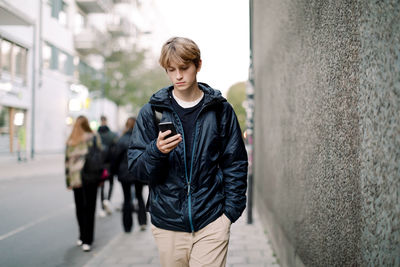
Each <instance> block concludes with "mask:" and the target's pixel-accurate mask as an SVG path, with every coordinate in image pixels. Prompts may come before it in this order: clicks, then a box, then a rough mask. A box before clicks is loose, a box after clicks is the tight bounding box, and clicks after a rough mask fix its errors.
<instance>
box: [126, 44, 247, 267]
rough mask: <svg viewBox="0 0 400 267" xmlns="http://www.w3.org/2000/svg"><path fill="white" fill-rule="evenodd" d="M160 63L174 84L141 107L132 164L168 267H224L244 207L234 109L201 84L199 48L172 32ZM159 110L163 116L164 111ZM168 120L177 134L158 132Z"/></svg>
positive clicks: (243, 161)
mask: <svg viewBox="0 0 400 267" xmlns="http://www.w3.org/2000/svg"><path fill="white" fill-rule="evenodd" d="M159 62H160V65H161V66H162V67H163V68H164V69H165V70H166V73H167V75H168V77H169V79H170V80H171V82H172V85H171V86H169V87H165V88H163V89H161V90H159V91H158V92H156V93H155V94H154V95H153V96H152V97H151V99H150V101H149V103H147V104H146V105H144V106H143V107H142V109H141V110H140V112H139V115H138V118H137V121H136V124H135V127H134V130H133V132H132V136H131V141H130V145H129V149H128V167H129V170H130V172H132V174H133V175H134V176H135V177H138V178H140V179H144V180H145V181H146V182H148V183H149V189H150V190H149V194H150V195H149V203H148V204H149V211H150V214H151V223H152V231H153V236H154V238H155V241H156V243H157V247H158V250H159V254H160V260H161V264H162V266H164V267H166V266H189V265H190V266H225V263H226V255H227V249H228V242H229V235H230V234H229V233H230V226H231V223H233V222H235V221H236V220H237V219H238V218H239V217H240V216H241V214H242V212H243V210H244V209H245V206H246V189H247V166H248V162H247V153H246V150H245V146H244V143H243V139H242V133H241V130H240V126H239V123H238V120H237V118H236V115H235V112H234V111H233V109H232V106H231V105H230V104H229V103H228V102H227V101H226V99H225V98H223V97H222V95H221V93H220V91H218V90H214V89H212V88H211V87H210V86H208V85H207V84H205V83H198V82H197V73H198V71H200V69H201V65H202V61H201V59H200V50H199V48H198V46H197V45H196V44H195V43H194V42H193V41H192V40H190V39H187V38H182V37H174V38H171V39H169V40H168V41H167V42H166V43H165V44H164V45H163V47H162V51H161V56H160V59H159ZM158 114H160V115H161V116H158ZM157 117H161V122H166V121H170V122H172V123H173V124H174V126H175V127H176V129H177V132H178V134H176V135H174V136H172V137H168V138H166V136H168V135H169V134H170V133H171V131H170V130H167V131H165V132H160V131H159V130H158V127H157V121H158V120H157Z"/></svg>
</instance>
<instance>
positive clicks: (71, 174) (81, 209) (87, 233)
mask: <svg viewBox="0 0 400 267" xmlns="http://www.w3.org/2000/svg"><path fill="white" fill-rule="evenodd" d="M94 144H96V146H97V147H98V148H100V149H101V140H100V137H99V136H98V135H97V134H95V133H93V131H92V129H90V126H89V122H88V119H87V118H86V117H85V116H79V117H78V118H77V119H76V121H75V124H74V126H73V129H72V132H71V134H70V136H69V137H68V140H67V146H66V150H65V174H66V184H67V188H68V189H69V190H73V192H74V200H75V207H76V217H77V220H78V226H79V239H78V241H77V245H78V246H82V250H83V251H90V249H91V247H90V246H91V245H92V242H93V239H94V218H95V211H96V197H97V186H98V183H97V182H93V181H89V179H86V180H85V174H83V172H82V170H83V168H84V166H85V157H86V155H87V154H88V152H89V149H90V147H91V146H93V145H94Z"/></svg>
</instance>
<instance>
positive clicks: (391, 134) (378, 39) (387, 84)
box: [358, 1, 400, 266]
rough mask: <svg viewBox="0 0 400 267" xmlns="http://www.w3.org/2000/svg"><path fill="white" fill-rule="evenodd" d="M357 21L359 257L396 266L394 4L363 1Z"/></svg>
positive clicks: (399, 182)
mask: <svg viewBox="0 0 400 267" xmlns="http://www.w3.org/2000/svg"><path fill="white" fill-rule="evenodd" d="M362 11H363V12H362V14H361V18H360V35H361V36H360V39H361V52H360V61H361V62H360V68H359V69H360V92H359V103H358V109H359V114H360V122H359V127H360V136H361V144H360V145H361V146H360V160H361V176H360V186H361V197H362V202H361V204H362V220H361V222H362V234H361V251H362V257H363V260H364V261H365V262H367V263H368V264H369V265H371V266H400V2H399V1H365V2H363V4H362Z"/></svg>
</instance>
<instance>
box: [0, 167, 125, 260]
mask: <svg viewBox="0 0 400 267" xmlns="http://www.w3.org/2000/svg"><path fill="white" fill-rule="evenodd" d="M120 191H121V190H120V185H119V183H118V181H115V183H114V196H113V200H114V199H117V200H116V202H115V203H114V204H116V203H117V204H119V203H120V199H121V195H120ZM98 209H99V201H98V206H97V210H96V230H95V242H94V244H93V250H92V252H90V253H85V252H83V251H82V250H81V248H80V247H77V246H76V245H75V243H76V240H77V238H78V227H77V222H76V217H75V206H74V202H73V193H72V191H68V190H67V189H66V188H65V184H64V176H63V175H62V174H48V175H44V176H42V177H40V176H32V177H21V178H16V179H4V180H0V213H1V220H0V266H7V267H8V266H10V267H11V266H83V265H84V264H85V263H86V262H88V261H89V260H90V259H91V258H93V257H94V256H95V255H96V252H98V251H100V250H101V249H102V248H103V247H104V246H106V245H107V244H108V242H110V240H111V239H112V238H113V237H115V236H116V235H117V234H119V233H120V232H121V231H122V227H121V217H120V213H119V212H114V213H113V214H112V216H108V217H106V218H100V217H99V216H98V215H97V212H98Z"/></svg>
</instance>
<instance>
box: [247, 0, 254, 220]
mask: <svg viewBox="0 0 400 267" xmlns="http://www.w3.org/2000/svg"><path fill="white" fill-rule="evenodd" d="M249 39H250V40H249V44H250V66H249V83H250V86H251V87H252V88H251V89H252V91H253V88H254V80H253V0H249ZM247 97H248V99H247V100H248V102H250V101H254V96H253V95H250V94H249V95H248V96H247ZM250 112H251V115H250V123H249V124H248V125H249V128H250V129H249V133H250V135H249V136H248V140H250V141H249V142H250V143H249V144H250V147H251V155H250V162H251V167H250V169H249V174H248V207H247V223H248V224H252V223H253V169H254V167H253V166H254V164H253V163H254V144H253V142H254V138H253V137H254V127H253V125H254V119H253V116H254V108H251V109H250Z"/></svg>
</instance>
